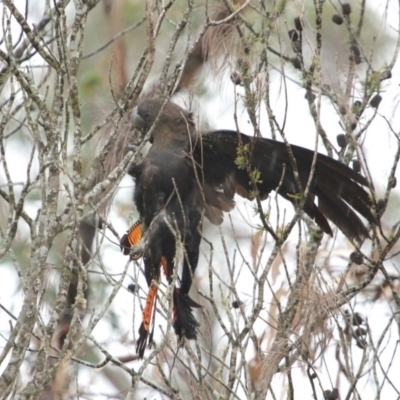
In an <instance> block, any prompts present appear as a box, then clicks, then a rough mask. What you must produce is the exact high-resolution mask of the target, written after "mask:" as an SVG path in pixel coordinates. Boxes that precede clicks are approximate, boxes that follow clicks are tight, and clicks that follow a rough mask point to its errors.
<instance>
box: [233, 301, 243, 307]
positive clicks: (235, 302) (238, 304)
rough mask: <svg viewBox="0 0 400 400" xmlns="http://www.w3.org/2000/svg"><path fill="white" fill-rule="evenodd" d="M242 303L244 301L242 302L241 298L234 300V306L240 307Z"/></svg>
mask: <svg viewBox="0 0 400 400" xmlns="http://www.w3.org/2000/svg"><path fill="white" fill-rule="evenodd" d="M242 304H243V302H241V301H240V300H239V301H237V300H235V301H232V308H239V307H240V306H241V305H242Z"/></svg>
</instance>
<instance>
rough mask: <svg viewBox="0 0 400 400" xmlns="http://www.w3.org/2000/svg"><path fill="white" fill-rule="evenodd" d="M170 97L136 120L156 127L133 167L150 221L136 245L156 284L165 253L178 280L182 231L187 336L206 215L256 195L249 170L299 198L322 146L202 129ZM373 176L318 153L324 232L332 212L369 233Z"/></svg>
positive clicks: (180, 310)
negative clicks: (369, 188) (366, 187)
mask: <svg viewBox="0 0 400 400" xmlns="http://www.w3.org/2000/svg"><path fill="white" fill-rule="evenodd" d="M164 103H165V102H164V101H162V100H160V99H148V100H145V101H143V102H142V103H140V104H139V105H138V106H137V107H136V108H135V109H134V111H133V122H134V125H135V126H136V127H139V128H142V129H143V130H144V131H148V130H149V129H152V134H151V137H150V141H151V143H152V146H151V148H150V151H149V153H148V155H147V156H146V157H145V158H144V159H143V161H142V162H140V163H139V164H136V165H133V166H132V168H131V169H130V171H129V173H130V174H131V175H132V176H133V177H134V178H135V181H136V187H135V195H134V201H135V204H136V206H137V208H138V211H139V214H140V217H141V220H142V224H143V225H142V229H143V242H142V244H141V245H140V246H139V247H137V248H134V249H133V251H134V252H136V253H138V252H139V253H142V254H143V257H144V264H145V274H146V279H147V283H148V284H149V285H151V282H152V280H153V279H155V280H158V279H159V276H160V265H162V264H163V260H162V258H163V257H164V264H165V261H166V264H167V268H166V270H167V271H166V275H167V277H168V280H169V281H171V279H172V273H173V269H174V259H175V248H176V238H177V237H178V236H179V238H180V240H181V241H182V243H183V245H184V246H183V247H184V250H185V258H184V262H183V267H182V268H183V269H182V276H181V280H180V289H176V288H175V291H174V297H173V301H174V310H175V311H174V312H175V315H174V321H173V322H174V329H175V332H176V333H177V334H178V336H179V337H182V336H185V337H187V338H189V339H193V338H195V336H196V327H197V322H196V320H195V319H194V317H193V315H192V313H191V307H194V306H198V305H197V304H196V303H194V302H193V301H192V300H191V299H190V298H189V297H188V293H189V289H190V285H191V281H192V274H193V272H194V270H195V268H196V266H197V261H198V254H199V245H200V239H201V234H200V232H201V217H202V215H203V214H204V215H205V216H206V217H207V218H208V219H209V220H210V221H211V222H213V223H215V224H219V223H221V222H222V218H223V212H224V211H229V210H231V209H232V208H233V207H234V201H233V196H234V194H235V193H237V194H239V195H240V196H243V197H245V198H248V199H251V198H252V196H254V190H253V188H254V186H253V185H252V184H251V179H250V177H249V174H248V171H249V170H250V171H257V172H258V173H259V178H258V179H256V188H257V191H258V195H259V196H260V199H262V200H263V199H266V198H267V197H268V195H269V193H270V192H271V191H272V190H277V192H278V193H279V194H280V195H281V196H282V197H284V198H285V199H287V200H289V201H291V202H292V203H294V204H295V205H296V203H298V201H299V199H300V198H301V196H299V194H300V193H301V190H304V189H305V187H306V185H307V182H308V179H309V175H310V171H311V165H312V161H313V158H314V152H313V151H311V150H308V149H305V148H302V147H298V146H288V147H287V146H286V145H285V144H284V143H282V142H278V141H275V140H270V139H265V138H253V137H249V136H246V135H244V134H241V133H238V132H235V131H228V130H218V131H211V132H205V133H202V134H201V133H199V132H198V131H196V128H195V125H194V123H193V119H192V115H191V113H189V112H188V111H186V110H184V109H183V108H181V107H179V106H178V105H176V104H174V103H171V102H166V103H165V104H164ZM163 105H164V108H163V110H162V112H161V113H160V110H161V108H162V106H163ZM155 121H156V123H155V124H154V122H155ZM289 151H290V152H291V153H292V154H293V157H294V160H295V163H296V168H297V171H298V176H299V181H300V185H301V189H300V188H299V187H298V185H297V184H296V180H295V178H294V169H293V167H292V159H291V157H290V155H289ZM366 184H367V181H366V179H365V178H364V177H362V176H361V175H360V174H358V173H357V172H355V171H353V170H352V169H350V168H348V167H347V166H346V165H344V164H342V163H340V162H338V161H336V160H334V159H332V158H330V157H327V156H325V155H322V154H317V159H316V166H315V171H314V175H313V178H312V181H311V185H310V189H309V194H308V196H307V198H306V201H305V204H304V207H303V209H304V211H305V212H306V213H307V214H308V215H309V216H310V217H311V218H312V219H314V220H315V222H316V223H317V224H318V225H319V226H320V227H321V229H322V230H323V231H324V232H326V233H328V234H332V230H331V228H330V226H329V223H328V219H329V220H331V221H332V222H333V223H334V224H335V225H337V226H338V227H339V229H340V230H342V231H343V233H344V234H345V235H346V236H348V237H349V238H350V239H355V240H357V241H362V240H363V239H364V238H365V237H367V236H368V230H367V228H366V227H365V225H364V223H363V222H362V220H361V219H360V217H359V216H358V215H357V213H359V214H360V215H361V216H363V217H364V218H366V219H367V220H368V221H369V222H371V223H373V222H374V221H375V217H374V215H373V214H372V212H371V209H370V205H371V204H370V198H369V195H368V193H367V192H366V191H365V190H364V189H363V187H362V185H366ZM315 197H318V205H317V204H316V203H315V202H314V199H315ZM122 244H123V245H125V246H128V245H129V243H122ZM147 334H148V332H143V329H141V331H140V339H139V344H138V349H139V353H140V355H141V356H142V355H143V352H144V347H145V344H146V342H147Z"/></svg>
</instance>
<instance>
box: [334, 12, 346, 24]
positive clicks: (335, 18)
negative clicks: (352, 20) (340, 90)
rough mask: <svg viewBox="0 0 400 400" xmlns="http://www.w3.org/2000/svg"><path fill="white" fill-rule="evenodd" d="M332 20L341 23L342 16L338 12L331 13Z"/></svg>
mask: <svg viewBox="0 0 400 400" xmlns="http://www.w3.org/2000/svg"><path fill="white" fill-rule="evenodd" d="M332 21H333V22H334V23H335V24H336V25H342V24H343V18H342V16H340V15H339V14H334V15H332Z"/></svg>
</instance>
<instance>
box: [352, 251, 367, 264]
mask: <svg viewBox="0 0 400 400" xmlns="http://www.w3.org/2000/svg"><path fill="white" fill-rule="evenodd" d="M350 260H351V261H352V262H353V263H354V264H357V265H361V264H362V263H363V262H364V257H363V255H362V254H361V253H358V252H357V251H353V252H352V253H351V254H350Z"/></svg>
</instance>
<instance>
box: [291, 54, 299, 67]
mask: <svg viewBox="0 0 400 400" xmlns="http://www.w3.org/2000/svg"><path fill="white" fill-rule="evenodd" d="M291 61H292V65H293V67H294V68H296V69H301V62H300V59H299V58H298V57H293V58H292V59H291Z"/></svg>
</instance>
